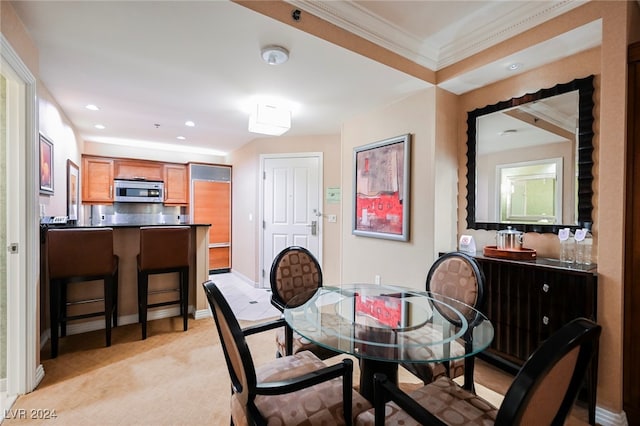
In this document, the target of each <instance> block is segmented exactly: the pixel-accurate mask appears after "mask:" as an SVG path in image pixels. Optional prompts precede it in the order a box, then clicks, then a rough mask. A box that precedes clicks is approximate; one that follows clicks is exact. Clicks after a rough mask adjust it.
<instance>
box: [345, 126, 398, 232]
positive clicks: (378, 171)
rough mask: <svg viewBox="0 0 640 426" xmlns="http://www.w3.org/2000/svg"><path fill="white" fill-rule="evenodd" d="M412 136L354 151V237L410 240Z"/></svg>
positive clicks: (393, 139) (383, 141)
mask: <svg viewBox="0 0 640 426" xmlns="http://www.w3.org/2000/svg"><path fill="white" fill-rule="evenodd" d="M410 165H411V135H410V134H405V135H400V136H396V137H393V138H389V139H385V140H382V141H379V142H375V143H371V144H368V145H364V146H360V147H356V148H354V150H353V216H352V219H353V220H352V224H353V226H352V234H353V235H357V236H363V237H373V238H383V239H389V240H396V241H408V240H409V219H410V218H409V211H410V201H411V200H410V182H411V179H410V177H411V170H410Z"/></svg>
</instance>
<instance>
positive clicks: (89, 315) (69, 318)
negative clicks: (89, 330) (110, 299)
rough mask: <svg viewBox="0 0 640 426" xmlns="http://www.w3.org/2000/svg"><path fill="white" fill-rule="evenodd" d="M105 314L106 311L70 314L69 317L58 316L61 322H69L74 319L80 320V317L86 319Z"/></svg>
mask: <svg viewBox="0 0 640 426" xmlns="http://www.w3.org/2000/svg"><path fill="white" fill-rule="evenodd" d="M104 314H105V312H104V311H102V312H91V313H89V314H81V315H70V316H67V317H58V320H59V321H60V322H67V321H73V320H79V319H85V318H92V317H101V316H103V315H104Z"/></svg>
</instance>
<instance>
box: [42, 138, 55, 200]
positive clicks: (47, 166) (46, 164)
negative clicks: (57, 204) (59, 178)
mask: <svg viewBox="0 0 640 426" xmlns="http://www.w3.org/2000/svg"><path fill="white" fill-rule="evenodd" d="M40 193H41V194H48V195H53V142H51V141H50V140H49V139H47V138H46V137H45V136H44V135H43V134H40Z"/></svg>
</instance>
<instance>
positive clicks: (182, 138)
mask: <svg viewBox="0 0 640 426" xmlns="http://www.w3.org/2000/svg"><path fill="white" fill-rule="evenodd" d="M176 139H179V140H181V141H184V140H187V138H185V137H184V136H177V137H176Z"/></svg>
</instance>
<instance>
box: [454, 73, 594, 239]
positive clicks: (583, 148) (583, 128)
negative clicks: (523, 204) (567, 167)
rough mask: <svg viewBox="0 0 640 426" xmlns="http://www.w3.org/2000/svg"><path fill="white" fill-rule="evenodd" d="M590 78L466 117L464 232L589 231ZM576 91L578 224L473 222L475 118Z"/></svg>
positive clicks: (504, 103)
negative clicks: (579, 229) (479, 230)
mask: <svg viewBox="0 0 640 426" xmlns="http://www.w3.org/2000/svg"><path fill="white" fill-rule="evenodd" d="M593 78H594V77H593V75H591V76H589V77H585V78H580V79H575V80H573V81H571V82H569V83H564V84H558V85H556V86H554V87H551V88H549V89H542V90H540V91H538V92H536V93H528V94H526V95H524V96H521V97H519V98H512V99H509V100H508V101H502V102H498V103H496V104H494V105H488V106H486V107H483V108H478V109H475V110H473V111H471V112H469V113H468V114H467V228H468V229H487V230H499V229H506V228H507V226H516V227H517V229H518V230H519V231H525V232H553V233H557V232H558V230H560V229H562V228H566V227H569V228H572V229H576V228H582V227H585V226H588V227H590V226H591V225H592V224H593V219H592V217H591V214H592V211H593V202H592V197H593V188H592V183H593V170H592V168H593V121H594V118H593V106H594V102H593V92H594V88H593ZM574 90H578V93H579V100H578V108H579V119H578V154H577V157H578V158H577V170H578V206H577V207H578V209H577V214H578V217H577V223H573V224H553V225H542V224H518V223H499V222H477V221H476V121H477V119H478V117H480V116H483V115H486V114H491V113H493V112H496V111H500V110H503V109H507V108H512V107H515V106H518V105H522V104H526V103H528V102H532V101H536V100H539V99H543V98H549V97H551V96H556V95H560V94H563V93H568V92H572V91H574Z"/></svg>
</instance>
